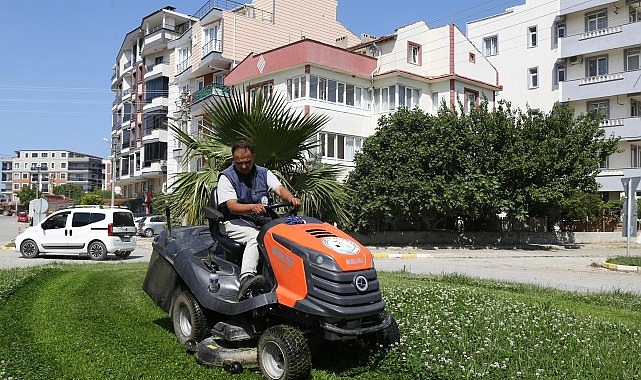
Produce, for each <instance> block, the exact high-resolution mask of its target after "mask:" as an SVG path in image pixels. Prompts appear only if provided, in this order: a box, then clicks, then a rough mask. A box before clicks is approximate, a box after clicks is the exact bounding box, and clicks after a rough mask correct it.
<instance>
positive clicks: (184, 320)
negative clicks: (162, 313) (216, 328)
mask: <svg viewBox="0 0 641 380" xmlns="http://www.w3.org/2000/svg"><path fill="white" fill-rule="evenodd" d="M170 317H171V322H172V323H173V325H174V334H176V338H177V339H178V341H179V342H180V344H182V345H183V346H185V345H187V344H189V342H196V343H198V342H200V341H201V340H203V339H205V338H207V337H208V336H209V335H211V331H210V330H209V324H208V323H207V318H206V317H205V314H204V313H203V309H202V308H201V307H200V304H199V303H198V301H197V300H196V298H195V297H194V296H193V295H192V294H191V293H190V292H189V291H186V290H185V291H182V290H181V291H178V292H177V293H176V295H175V296H174V301H173V303H172V305H171V310H170Z"/></svg>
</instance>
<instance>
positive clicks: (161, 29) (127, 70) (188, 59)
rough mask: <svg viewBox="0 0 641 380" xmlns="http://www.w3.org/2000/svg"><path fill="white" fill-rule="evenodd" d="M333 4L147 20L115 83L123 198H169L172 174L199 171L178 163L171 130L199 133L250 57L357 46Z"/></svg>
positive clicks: (130, 43)
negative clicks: (293, 45)
mask: <svg viewBox="0 0 641 380" xmlns="http://www.w3.org/2000/svg"><path fill="white" fill-rule="evenodd" d="M337 4H338V3H337V0H319V1H315V2H313V3H310V4H306V5H305V11H304V12H301V4H300V2H297V1H294V0H254V1H253V2H252V3H249V4H242V3H239V2H235V1H230V0H226V1H220V2H211V1H208V2H206V3H205V5H204V6H203V7H202V8H201V9H200V10H198V11H197V12H195V13H194V14H193V15H186V14H182V13H178V12H176V11H175V8H172V7H165V8H163V9H160V10H158V11H156V12H154V13H152V14H150V15H148V16H146V17H144V18H143V19H142V23H141V25H140V26H139V27H137V28H135V29H134V30H132V31H131V32H129V33H128V34H127V35H126V37H125V39H124V41H123V43H122V46H121V48H120V51H119V52H118V55H117V57H116V64H115V65H114V73H113V76H112V85H111V88H112V90H113V91H114V92H115V94H116V96H115V100H114V103H113V107H112V113H113V122H112V139H113V145H114V148H113V149H112V152H113V154H115V173H116V174H115V177H114V178H115V181H116V188H119V189H120V193H121V195H122V196H124V197H131V198H137V197H144V196H145V194H149V193H151V192H161V191H166V190H167V188H168V187H170V186H171V182H172V180H171V178H172V176H173V174H175V173H177V172H180V171H185V170H195V169H197V168H198V167H197V163H183V162H182V147H181V146H180V143H179V142H178V141H177V140H176V139H175V137H174V134H173V133H172V131H171V128H170V127H171V126H175V127H177V128H180V129H182V130H183V131H186V132H189V133H194V132H195V131H197V130H198V128H199V126H201V125H202V123H203V122H202V106H203V104H205V100H206V99H209V98H211V97H212V96H214V97H215V96H219V95H225V94H227V91H228V90H227V88H226V87H224V86H223V81H224V79H223V78H224V76H225V74H227V72H229V70H230V69H231V68H232V67H234V66H235V64H237V63H238V62H239V61H240V60H241V59H242V58H244V57H245V56H246V55H247V54H248V53H249V52H251V51H261V50H265V49H271V48H275V47H278V46H281V45H283V44H286V43H289V42H291V41H296V40H300V39H301V38H306V37H311V38H315V39H318V40H320V41H324V42H326V43H331V44H338V45H341V46H348V45H350V44H355V43H357V42H358V41H359V40H358V38H357V37H356V36H355V35H353V34H352V33H351V32H350V31H349V30H347V28H345V27H344V26H343V25H341V24H340V23H339V22H338V21H337V20H336V9H337ZM168 173H169V175H168ZM168 181H169V183H168Z"/></svg>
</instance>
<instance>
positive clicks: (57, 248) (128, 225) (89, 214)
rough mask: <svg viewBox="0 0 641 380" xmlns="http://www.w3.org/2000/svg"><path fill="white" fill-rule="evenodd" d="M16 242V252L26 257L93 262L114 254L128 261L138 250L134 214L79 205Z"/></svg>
mask: <svg viewBox="0 0 641 380" xmlns="http://www.w3.org/2000/svg"><path fill="white" fill-rule="evenodd" d="M15 242H16V248H15V249H16V250H17V251H19V252H20V253H21V254H22V256H24V257H26V258H33V257H37V256H38V255H39V254H41V253H61V254H71V253H76V254H88V255H89V257H90V258H91V259H92V260H104V259H105V258H106V257H107V254H108V253H113V254H115V255H116V256H117V257H119V258H125V257H127V256H129V254H131V251H133V250H134V249H135V248H136V226H135V224H134V215H133V214H132V213H131V211H129V210H127V209H125V208H119V207H104V206H88V207H81V206H75V207H73V208H67V209H63V210H60V211H57V212H55V213H53V214H51V215H49V216H48V217H47V218H45V219H44V220H42V221H41V222H40V223H39V224H37V225H35V226H33V227H29V228H27V229H25V230H24V232H22V233H21V234H19V235H18V236H17V237H16V240H15Z"/></svg>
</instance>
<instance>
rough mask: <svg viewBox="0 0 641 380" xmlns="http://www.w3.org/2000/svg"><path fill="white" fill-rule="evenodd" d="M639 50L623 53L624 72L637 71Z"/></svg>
mask: <svg viewBox="0 0 641 380" xmlns="http://www.w3.org/2000/svg"><path fill="white" fill-rule="evenodd" d="M640 52H641V49H639V48H635V49H628V50H626V51H625V71H633V70H639V69H640V68H641V66H640V65H639V53H640Z"/></svg>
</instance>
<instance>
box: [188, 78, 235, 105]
mask: <svg viewBox="0 0 641 380" xmlns="http://www.w3.org/2000/svg"><path fill="white" fill-rule="evenodd" d="M211 96H225V97H227V96H229V87H227V86H223V85H222V84H215V83H212V84H210V85H208V86H205V87H204V88H203V89H201V90H198V91H196V92H195V93H194V95H193V96H192V99H191V104H192V105H193V104H196V103H198V102H201V101H203V100H205V99H207V98H209V97H211Z"/></svg>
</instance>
